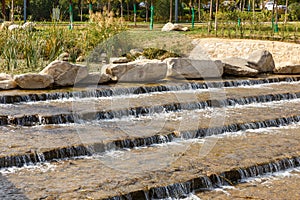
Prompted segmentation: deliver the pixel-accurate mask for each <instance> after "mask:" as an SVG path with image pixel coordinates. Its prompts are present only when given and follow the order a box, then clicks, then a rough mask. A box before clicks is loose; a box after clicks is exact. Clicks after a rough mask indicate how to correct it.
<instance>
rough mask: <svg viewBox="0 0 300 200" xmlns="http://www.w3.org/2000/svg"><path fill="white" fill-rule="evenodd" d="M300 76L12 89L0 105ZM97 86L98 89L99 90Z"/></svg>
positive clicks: (3, 94)
mask: <svg viewBox="0 0 300 200" xmlns="http://www.w3.org/2000/svg"><path fill="white" fill-rule="evenodd" d="M299 80H300V76H299V75H280V76H279V75H270V76H267V77H261V78H242V77H240V78H239V79H238V80H237V79H236V78H223V79H217V80H213V79H208V80H194V81H191V80H167V81H165V82H162V83H157V84H144V85H142V86H141V84H140V83H139V84H134V83H130V84H125V83H122V84H111V85H101V86H100V85H99V86H88V85H77V86H75V87H73V88H65V89H53V90H49V91H45V90H8V91H1V96H0V103H1V104H13V103H18V102H35V101H47V100H58V99H69V98H87V97H109V96H118V95H131V94H145V93H153V92H166V91H182V90H191V89H193V90H195V89H205V88H220V87H237V86H246V85H248V86H249V85H260V84H268V83H279V82H294V81H299ZM95 87H96V88H95Z"/></svg>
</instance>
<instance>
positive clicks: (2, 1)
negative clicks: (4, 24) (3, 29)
mask: <svg viewBox="0 0 300 200" xmlns="http://www.w3.org/2000/svg"><path fill="white" fill-rule="evenodd" d="M1 5H2V9H1V10H2V17H3V19H4V20H5V19H6V11H5V0H1Z"/></svg>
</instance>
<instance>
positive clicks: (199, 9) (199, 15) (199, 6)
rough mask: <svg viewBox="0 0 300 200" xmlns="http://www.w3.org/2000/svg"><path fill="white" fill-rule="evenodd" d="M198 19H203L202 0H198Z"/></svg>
mask: <svg viewBox="0 0 300 200" xmlns="http://www.w3.org/2000/svg"><path fill="white" fill-rule="evenodd" d="M198 21H199V22H200V21H201V0H198Z"/></svg>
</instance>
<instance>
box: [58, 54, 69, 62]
mask: <svg viewBox="0 0 300 200" xmlns="http://www.w3.org/2000/svg"><path fill="white" fill-rule="evenodd" d="M69 58H70V54H69V53H68V52H63V53H61V54H60V55H59V56H58V57H57V58H56V60H61V61H69Z"/></svg>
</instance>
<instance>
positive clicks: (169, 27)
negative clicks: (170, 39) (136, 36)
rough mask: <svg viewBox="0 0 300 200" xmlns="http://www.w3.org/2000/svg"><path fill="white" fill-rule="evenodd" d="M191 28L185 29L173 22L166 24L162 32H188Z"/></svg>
mask: <svg viewBox="0 0 300 200" xmlns="http://www.w3.org/2000/svg"><path fill="white" fill-rule="evenodd" d="M188 30H189V28H188V27H183V26H181V25H179V24H173V23H171V22H168V23H166V24H165V25H164V26H163V27H162V29H161V31H165V32H169V31H188Z"/></svg>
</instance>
